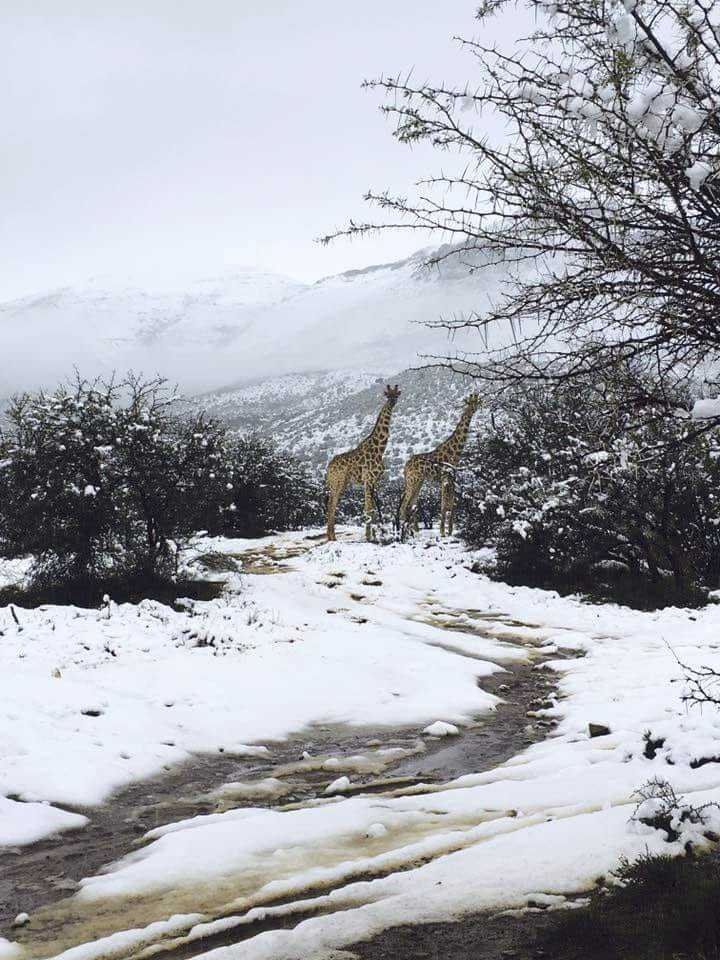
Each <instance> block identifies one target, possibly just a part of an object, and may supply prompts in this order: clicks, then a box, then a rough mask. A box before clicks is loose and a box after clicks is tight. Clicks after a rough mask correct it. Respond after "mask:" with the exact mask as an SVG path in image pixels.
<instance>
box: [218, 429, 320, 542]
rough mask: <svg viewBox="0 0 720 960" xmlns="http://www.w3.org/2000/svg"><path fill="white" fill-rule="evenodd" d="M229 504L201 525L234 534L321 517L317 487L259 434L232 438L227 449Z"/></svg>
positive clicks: (295, 525)
mask: <svg viewBox="0 0 720 960" xmlns="http://www.w3.org/2000/svg"><path fill="white" fill-rule="evenodd" d="M228 456H229V464H230V467H231V470H232V484H233V491H232V501H233V505H232V507H231V509H229V510H224V509H220V510H218V511H217V515H216V520H215V522H214V523H213V522H212V520H211V519H210V518H208V522H207V523H203V524H202V526H205V527H207V528H208V529H211V530H215V531H216V532H218V533H225V534H228V535H234V536H258V535H260V534H263V533H268V532H269V531H271V530H294V529H297V528H299V527H302V526H305V525H307V524H310V523H319V522H321V519H322V507H321V502H320V501H321V496H320V487H319V484H318V483H317V481H315V480H313V478H312V477H311V476H310V474H309V473H308V472H307V471H306V470H305V468H304V467H303V465H302V464H301V463H300V462H299V461H297V460H296V459H294V458H293V457H291V456H288V455H287V454H285V453H282V452H280V451H279V450H277V449H276V448H275V446H274V445H273V444H272V443H271V442H270V441H269V440H266V439H265V438H263V437H259V436H249V437H243V438H240V439H236V440H234V441H233V442H232V444H230V446H229V450H228Z"/></svg>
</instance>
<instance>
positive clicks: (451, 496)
mask: <svg viewBox="0 0 720 960" xmlns="http://www.w3.org/2000/svg"><path fill="white" fill-rule="evenodd" d="M479 406H480V397H479V396H478V395H477V394H476V393H471V394H470V396H469V397H468V398H467V399H466V400H465V406H464V408H463V412H462V416H461V417H460V419H459V420H458V423H457V426H456V427H455V429H454V430H453V432H452V433H451V434H450V436H449V437H448V438H447V440H443V442H442V443H441V444H439V446H437V447H435V449H434V450H429V451H428V452H427V453H416V454H415V455H414V456H412V457H410V459H409V460H408V462H407V463H406V464H405V489H404V490H403V496H402V501H401V503H400V530H401V532H402V533H403V534H404V533H405V530H406V528H407V523H408V520H409V521H410V522H413V523H414V524H415V529H416V530H417V523H416V521H415V502H416V500H417V498H418V496H419V495H420V490H421V488H422V485H423V483H424V482H425V481H426V480H437V481H439V483H440V536H441V537H444V536H445V528H446V521H447V532H448V535H452V532H453V522H454V519H455V469H456V467H457V465H458V461H459V460H460V456H461V454H462V452H463V449H464V447H465V442H466V440H467V436H468V432H469V430H470V422H471V421H472V418H473V417H474V416H475V414H476V412H477V410H478V407H479Z"/></svg>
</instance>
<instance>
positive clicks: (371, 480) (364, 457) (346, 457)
mask: <svg viewBox="0 0 720 960" xmlns="http://www.w3.org/2000/svg"><path fill="white" fill-rule="evenodd" d="M385 396H386V398H387V399H386V400H385V403H384V404H383V407H382V410H381V411H380V414H379V415H378V418H377V422H376V423H375V426H374V427H373V429H372V432H371V433H369V434H368V436H367V437H365V439H364V440H363V441H362V442H361V443H359V444H358V445H357V447H355V448H354V449H353V450H347V451H346V452H345V453H339V454H338V455H337V456H336V457H333V458H332V460H331V461H330V463H329V465H328V469H327V488H328V501H327V538H328V540H334V539H335V514H336V512H337V506H338V503H339V502H340V497H342V495H343V493H344V492H345V488H346V487H347V486H348V484H350V483H361V484H364V486H365V538H366V539H367V540H371V539H372V535H373V530H372V520H373V506H374V503H375V496H376V493H375V488H376V486H377V484H378V482H379V480H380V478H381V477H382V475H383V472H384V469H385V466H384V464H383V454H384V453H385V447H386V446H387V442H388V437H389V436H390V417H391V416H392V412H393V409H394V408H395V404H396V403H397V401H398V397H399V396H400V388H399V387H398V385H397V384H395V386H394V387H391V386H390V385H389V384H388V386H386V387H385Z"/></svg>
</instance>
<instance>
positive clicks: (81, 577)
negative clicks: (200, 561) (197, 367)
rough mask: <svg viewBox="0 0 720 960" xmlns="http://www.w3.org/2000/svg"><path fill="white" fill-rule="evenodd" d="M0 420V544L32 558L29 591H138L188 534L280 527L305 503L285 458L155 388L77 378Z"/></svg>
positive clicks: (165, 567) (168, 567) (166, 572)
mask: <svg viewBox="0 0 720 960" xmlns="http://www.w3.org/2000/svg"><path fill="white" fill-rule="evenodd" d="M8 421H9V428H8V429H7V431H6V432H5V434H4V436H3V437H2V441H1V451H0V541H2V543H3V548H4V550H5V552H7V553H14V554H32V555H33V556H34V557H35V564H34V568H33V581H34V586H35V587H37V588H41V589H53V590H56V589H57V588H58V587H60V588H62V589H65V590H68V591H69V592H70V593H71V594H72V595H73V596H78V595H79V594H82V596H83V597H86V596H96V595H99V596H102V592H104V590H105V589H107V588H110V587H111V585H113V587H114V588H119V589H121V590H123V589H127V588H129V587H131V588H132V589H134V591H135V592H137V590H138V588H139V587H140V588H141V587H142V585H146V586H150V585H151V584H152V583H153V582H157V581H159V580H165V581H167V580H169V579H172V578H173V577H174V575H175V572H176V569H177V558H178V551H179V549H180V548H181V546H182V544H183V542H184V540H185V539H186V538H187V537H189V536H190V535H191V534H192V533H194V532H195V531H196V530H198V529H200V528H204V529H208V530H211V531H212V532H216V533H225V532H228V533H243V534H245V533H260V532H263V531H266V530H268V529H270V528H274V527H277V528H287V527H290V526H294V525H297V523H299V522H301V520H302V518H303V517H305V516H306V513H305V512H304V511H306V509H307V503H308V502H311V503H312V502H313V500H312V491H310V490H309V485H308V484H307V481H306V480H305V478H304V475H302V474H301V472H300V471H299V470H298V468H297V467H296V466H295V465H294V464H293V463H292V462H288V461H286V460H285V459H284V458H280V457H279V456H278V455H277V454H276V453H275V452H274V451H273V450H272V448H271V447H269V446H268V445H267V444H263V442H261V441H254V440H249V441H248V440H237V439H236V438H235V437H234V436H233V435H230V434H229V433H228V431H227V429H226V428H225V427H224V426H223V425H222V424H220V423H218V422H217V421H214V420H211V419H208V418H206V417H205V416H204V415H203V414H193V415H190V416H189V415H188V414H187V410H186V408H185V407H183V406H182V405H181V404H179V402H178V400H177V398H176V397H175V396H174V394H172V392H170V391H168V390H167V388H166V386H165V384H164V383H163V382H162V381H150V382H143V381H141V380H138V379H135V378H131V379H129V380H128V381H125V382H123V383H110V384H105V383H102V382H100V381H94V382H87V381H82V380H77V381H76V382H75V383H74V384H72V385H71V386H69V387H61V388H60V389H58V390H57V391H55V392H54V393H52V394H39V395H37V396H30V395H26V396H23V397H20V398H18V399H16V400H15V401H14V402H13V404H12V405H11V407H10V410H9V414H8ZM303 484H305V485H304V486H303ZM314 502H315V503H316V502H317V497H316V496H315V500H314Z"/></svg>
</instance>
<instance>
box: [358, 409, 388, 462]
mask: <svg viewBox="0 0 720 960" xmlns="http://www.w3.org/2000/svg"><path fill="white" fill-rule="evenodd" d="M394 407H395V404H394V403H393V402H392V401H391V400H388V401H387V403H385V404H384V405H383V408H382V410H381V411H380V413H379V414H378V418H377V420H376V421H375V426H374V427H373V428H372V430H371V432H370V433H369V434H368V435H367V437H365V439H364V440H363V445H367V446H370V447H372V448H373V449H374V450H376V451H377V452H378V453H383V452H384V450H385V447H386V446H387V442H388V437H389V436H390V417H392V412H393V408H394Z"/></svg>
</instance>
